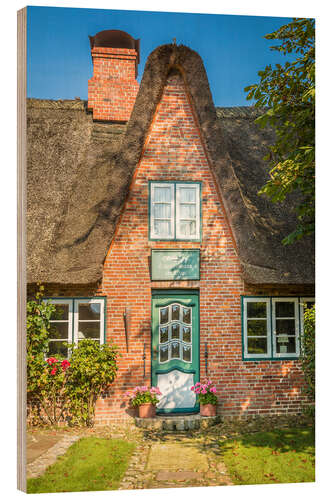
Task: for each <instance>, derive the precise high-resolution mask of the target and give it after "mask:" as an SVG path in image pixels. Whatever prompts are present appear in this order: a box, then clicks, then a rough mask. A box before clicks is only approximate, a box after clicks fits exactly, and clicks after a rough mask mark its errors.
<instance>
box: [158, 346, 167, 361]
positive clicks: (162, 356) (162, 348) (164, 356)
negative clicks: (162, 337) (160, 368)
mask: <svg viewBox="0 0 333 500" xmlns="http://www.w3.org/2000/svg"><path fill="white" fill-rule="evenodd" d="M168 359H169V346H167V345H161V346H160V363H164V362H165V361H168Z"/></svg>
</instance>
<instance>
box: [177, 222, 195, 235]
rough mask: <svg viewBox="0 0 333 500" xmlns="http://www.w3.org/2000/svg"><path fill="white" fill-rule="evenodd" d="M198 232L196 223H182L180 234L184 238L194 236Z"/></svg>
mask: <svg viewBox="0 0 333 500" xmlns="http://www.w3.org/2000/svg"><path fill="white" fill-rule="evenodd" d="M195 231H196V222H195V221H181V222H180V233H181V235H183V236H194V235H195Z"/></svg>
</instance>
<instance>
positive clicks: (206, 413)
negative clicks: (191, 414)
mask: <svg viewBox="0 0 333 500" xmlns="http://www.w3.org/2000/svg"><path fill="white" fill-rule="evenodd" d="M200 415H202V416H203V417H215V416H216V405H212V404H210V403H208V404H206V405H200Z"/></svg>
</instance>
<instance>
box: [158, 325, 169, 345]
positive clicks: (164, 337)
mask: <svg viewBox="0 0 333 500" xmlns="http://www.w3.org/2000/svg"><path fill="white" fill-rule="evenodd" d="M168 340H169V328H168V327H167V326H164V327H162V328H160V343H161V344H163V343H164V342H168Z"/></svg>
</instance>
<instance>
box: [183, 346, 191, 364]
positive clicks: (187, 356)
mask: <svg viewBox="0 0 333 500" xmlns="http://www.w3.org/2000/svg"><path fill="white" fill-rule="evenodd" d="M183 360H184V361H188V362H190V361H191V347H190V346H186V345H183Z"/></svg>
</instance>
